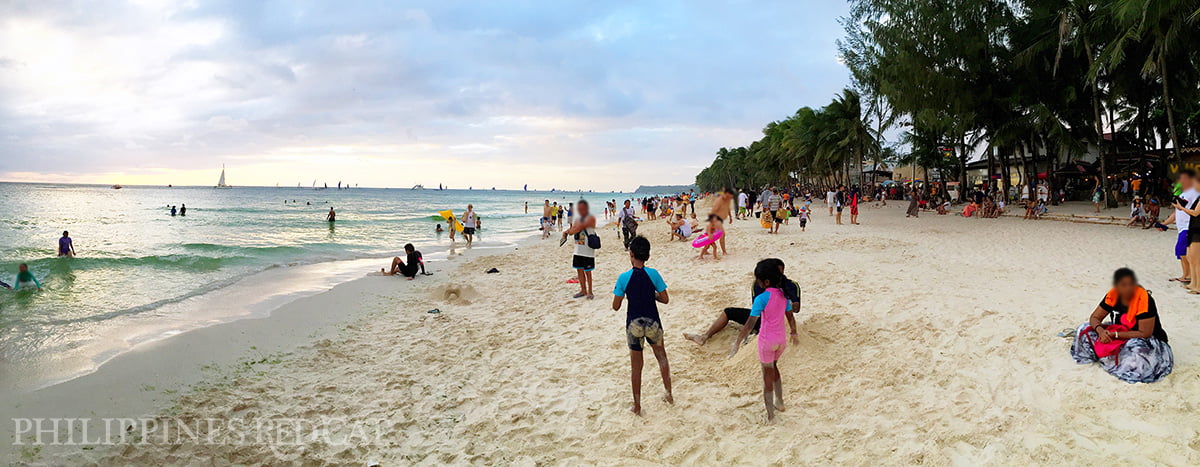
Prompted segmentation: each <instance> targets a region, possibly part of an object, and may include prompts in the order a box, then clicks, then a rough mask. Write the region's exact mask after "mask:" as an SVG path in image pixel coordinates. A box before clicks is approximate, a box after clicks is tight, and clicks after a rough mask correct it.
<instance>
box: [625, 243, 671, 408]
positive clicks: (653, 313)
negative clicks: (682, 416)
mask: <svg viewBox="0 0 1200 467" xmlns="http://www.w3.org/2000/svg"><path fill="white" fill-rule="evenodd" d="M649 260H650V241H649V240H646V237H642V236H640V235H639V236H637V237H635V238H634V239H633V240H631V241H630V242H629V262H630V264H632V265H633V268H631V269H630V270H628V271H625V272H624V273H622V274H621V276H620V277H618V278H617V285H616V287H614V288H613V303H612V309H613V311H620V310H621V302H622V301H624V300H625V299H626V298H627V297H628V298H629V307H628V308H627V309H626V313H625V340H626V343H628V344H629V363H630V366H631V368H632V373H631V374H630V382H631V384H632V386H633V408H632V409H630V410H632V411H633V413H634V414H637V415H641V414H642V344H643V342H645V343H648V344H650V348H651V349H653V350H654V358H655V359H657V360H658V369H659V371H661V372H662V380H663V387H664V388H666V390H667V394H666V396H663V400H664V401H665V402H666V403H668V404H674V403H675V398H674V397H672V395H671V368H670V365H669V364H668V363H667V349H666V347H665V346H664V345H663V330H662V322H661V320H660V319H659V317H658V304H659V303H662V304H664V305H666V304H667V303H668V302H670V301H671V298H670V296H668V295H667V283H666V282H663V279H662V276H660V275H659V274H658V271H655V270H654V269H651V268H648V267H646V261H649Z"/></svg>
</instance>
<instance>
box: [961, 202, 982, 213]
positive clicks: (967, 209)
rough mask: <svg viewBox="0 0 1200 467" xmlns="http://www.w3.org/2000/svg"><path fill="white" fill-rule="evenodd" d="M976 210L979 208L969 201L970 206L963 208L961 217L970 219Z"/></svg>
mask: <svg viewBox="0 0 1200 467" xmlns="http://www.w3.org/2000/svg"><path fill="white" fill-rule="evenodd" d="M978 210H979V206H978V205H976V204H975V202H974V201H971V204H968V205H967V206H966V207H964V208H963V210H962V216H963V217H971V216H973V215H975V211H978Z"/></svg>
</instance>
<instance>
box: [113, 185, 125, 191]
mask: <svg viewBox="0 0 1200 467" xmlns="http://www.w3.org/2000/svg"><path fill="white" fill-rule="evenodd" d="M121 188H124V187H122V186H121V185H120V184H116V185H113V186H112V189H114V190H120V189H121Z"/></svg>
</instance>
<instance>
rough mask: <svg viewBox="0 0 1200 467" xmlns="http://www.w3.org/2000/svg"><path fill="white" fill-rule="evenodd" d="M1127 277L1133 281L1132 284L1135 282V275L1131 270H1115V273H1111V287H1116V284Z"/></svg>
mask: <svg viewBox="0 0 1200 467" xmlns="http://www.w3.org/2000/svg"><path fill="white" fill-rule="evenodd" d="M1127 277H1128V278H1130V279H1133V281H1134V282H1137V274H1134V273H1133V270H1132V269H1129V268H1121V269H1118V270H1116V272H1113V285H1116V284H1117V283H1118V282H1121V280H1123V279H1125V278H1127Z"/></svg>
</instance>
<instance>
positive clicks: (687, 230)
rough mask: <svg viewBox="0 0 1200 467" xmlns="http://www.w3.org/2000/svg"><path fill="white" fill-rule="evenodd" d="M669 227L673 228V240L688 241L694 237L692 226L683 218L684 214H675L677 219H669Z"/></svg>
mask: <svg viewBox="0 0 1200 467" xmlns="http://www.w3.org/2000/svg"><path fill="white" fill-rule="evenodd" d="M667 225H668V226H670V228H671V240H675V239H676V238H678V239H679V240H682V241H687V239H688V237H690V236H691V235H692V226H691V225H690V224H688V222H687V220H685V219H684V218H683V214H675V219H674V220H670V219H668V220H667Z"/></svg>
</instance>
